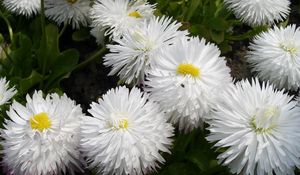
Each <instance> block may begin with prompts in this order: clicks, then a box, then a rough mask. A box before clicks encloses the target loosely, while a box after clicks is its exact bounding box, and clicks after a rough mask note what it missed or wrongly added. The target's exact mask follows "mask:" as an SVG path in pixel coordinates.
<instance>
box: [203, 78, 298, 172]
mask: <svg viewBox="0 0 300 175" xmlns="http://www.w3.org/2000/svg"><path fill="white" fill-rule="evenodd" d="M220 97H221V98H222V99H223V100H222V102H223V103H219V104H218V107H217V110H216V112H215V113H214V115H212V116H213V117H212V119H211V120H209V121H208V123H209V124H210V127H209V130H210V135H209V136H208V137H207V139H208V140H209V141H210V142H216V144H215V147H217V148H220V149H222V150H223V149H224V150H225V151H224V152H223V153H221V154H220V155H219V156H218V159H219V162H220V163H222V164H223V165H228V166H229V167H230V169H231V172H232V173H236V174H245V175H247V174H250V175H254V174H258V175H264V174H273V173H275V174H282V175H284V174H294V172H293V169H294V168H295V166H297V167H298V168H299V167H300V159H299V157H300V147H299V145H300V108H299V107H298V106H296V105H297V102H296V101H292V98H293V97H291V96H289V95H287V94H284V92H283V90H282V91H276V90H274V88H273V86H271V85H269V84H268V83H262V85H260V83H259V82H258V80H257V79H255V80H252V85H251V84H250V83H249V81H247V80H244V81H241V82H238V83H237V84H236V86H232V87H231V88H230V89H228V90H227V91H226V92H224V93H223V94H220Z"/></svg>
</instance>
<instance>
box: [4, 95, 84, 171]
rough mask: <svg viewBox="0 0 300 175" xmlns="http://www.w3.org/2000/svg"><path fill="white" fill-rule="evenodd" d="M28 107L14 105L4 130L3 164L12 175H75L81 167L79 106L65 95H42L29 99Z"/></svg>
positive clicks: (80, 113)
mask: <svg viewBox="0 0 300 175" xmlns="http://www.w3.org/2000/svg"><path fill="white" fill-rule="evenodd" d="M26 101H27V103H26V106H23V105H21V104H20V103H18V102H15V101H14V102H13V104H12V105H11V107H10V110H9V111H8V112H7V115H8V116H9V117H10V119H11V120H6V121H5V124H4V128H5V129H2V130H1V137H2V138H4V140H1V145H2V146H3V150H2V154H3V163H4V165H5V167H7V168H8V171H9V172H10V173H12V174H30V175H48V174H60V173H61V172H63V173H64V174H65V173H66V169H69V172H70V173H74V172H73V171H74V169H79V170H80V169H81V168H80V166H79V165H80V163H79V160H78V159H79V148H78V147H79V142H80V138H79V136H80V134H79V132H80V123H81V118H82V117H83V116H84V115H83V114H82V112H81V108H80V106H79V105H77V106H76V105H75V102H74V101H72V100H71V99H69V98H68V97H67V96H66V95H63V96H61V97H59V96H58V95H57V94H51V95H47V96H46V98H45V99H44V98H43V94H42V92H41V91H39V92H35V93H34V94H33V96H32V98H31V97H30V96H29V95H27V96H26Z"/></svg>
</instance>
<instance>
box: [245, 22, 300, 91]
mask: <svg viewBox="0 0 300 175" xmlns="http://www.w3.org/2000/svg"><path fill="white" fill-rule="evenodd" d="M249 49H250V52H249V53H248V55H247V58H248V62H249V63H250V64H251V65H252V66H253V71H255V72H257V74H258V76H259V78H261V79H262V80H264V81H270V82H271V83H273V84H275V85H276V87H278V88H287V89H289V90H297V89H298V87H299V86H300V29H299V28H296V26H295V25H289V26H287V27H286V28H283V27H280V28H278V27H276V26H275V27H274V28H273V29H270V30H269V31H267V32H263V33H262V34H260V35H258V36H256V37H255V38H254V40H253V42H252V43H251V45H250V46H249Z"/></svg>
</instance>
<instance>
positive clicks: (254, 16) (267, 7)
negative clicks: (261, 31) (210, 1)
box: [224, 0, 291, 26]
mask: <svg viewBox="0 0 300 175" xmlns="http://www.w3.org/2000/svg"><path fill="white" fill-rule="evenodd" d="M224 3H225V4H226V5H227V6H228V8H229V9H231V10H232V11H233V13H234V14H235V15H236V17H237V18H239V19H241V20H242V21H243V22H245V23H247V24H249V25H251V26H256V25H265V24H273V23H274V22H279V21H283V20H284V19H285V18H286V17H287V16H288V15H289V12H290V7H289V6H290V4H291V2H290V0H224Z"/></svg>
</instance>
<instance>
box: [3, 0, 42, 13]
mask: <svg viewBox="0 0 300 175" xmlns="http://www.w3.org/2000/svg"><path fill="white" fill-rule="evenodd" d="M2 3H3V5H4V7H5V8H7V9H8V10H9V11H11V12H13V13H15V14H18V15H24V16H27V17H31V16H33V15H35V14H37V13H38V12H39V11H40V9H41V0H3V2H2Z"/></svg>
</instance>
